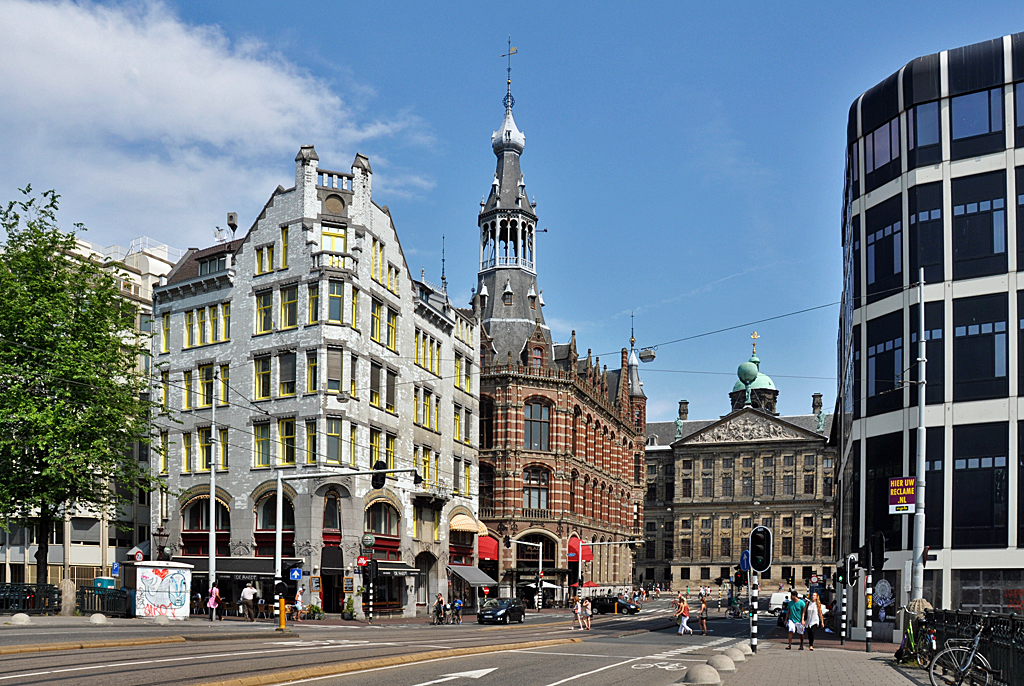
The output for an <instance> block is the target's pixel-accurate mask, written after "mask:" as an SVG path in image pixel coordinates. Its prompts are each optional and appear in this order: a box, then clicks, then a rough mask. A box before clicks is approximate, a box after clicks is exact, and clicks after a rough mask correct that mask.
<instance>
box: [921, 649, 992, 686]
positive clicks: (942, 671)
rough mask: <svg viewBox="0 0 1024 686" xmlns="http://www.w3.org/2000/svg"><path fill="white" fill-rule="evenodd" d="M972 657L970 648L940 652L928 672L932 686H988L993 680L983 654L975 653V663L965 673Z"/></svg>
mask: <svg viewBox="0 0 1024 686" xmlns="http://www.w3.org/2000/svg"><path fill="white" fill-rule="evenodd" d="M970 657H971V651H970V649H969V648H963V647H958V646H953V647H949V648H945V649H943V650H940V651H939V652H938V654H936V655H935V659H933V660H932V665H931V667H930V668H929V670H928V678H929V679H930V680H931V682H932V686H961V685H969V686H988V685H989V683H991V680H992V676H991V674H989V670H991V667H990V666H989V664H988V660H986V659H985V656H984V655H982V654H981V653H975V654H974V661H973V662H971V663H970V667H969V668H968V669H966V671H965V667H967V665H968V660H969V659H970Z"/></svg>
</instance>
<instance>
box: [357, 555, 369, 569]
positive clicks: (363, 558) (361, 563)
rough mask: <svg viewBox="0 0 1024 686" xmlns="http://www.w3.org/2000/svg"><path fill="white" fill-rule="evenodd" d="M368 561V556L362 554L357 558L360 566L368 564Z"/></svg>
mask: <svg viewBox="0 0 1024 686" xmlns="http://www.w3.org/2000/svg"><path fill="white" fill-rule="evenodd" d="M366 562H367V560H366V558H365V557H363V556H362V555H360V556H359V557H357V558H356V564H357V565H358V566H360V567H365V566H366Z"/></svg>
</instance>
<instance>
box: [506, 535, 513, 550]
mask: <svg viewBox="0 0 1024 686" xmlns="http://www.w3.org/2000/svg"><path fill="white" fill-rule="evenodd" d="M505 547H506V548H511V547H512V537H511V536H505Z"/></svg>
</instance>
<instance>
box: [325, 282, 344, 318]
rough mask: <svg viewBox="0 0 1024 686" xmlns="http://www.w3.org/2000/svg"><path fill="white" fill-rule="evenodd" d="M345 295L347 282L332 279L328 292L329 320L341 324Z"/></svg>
mask: <svg viewBox="0 0 1024 686" xmlns="http://www.w3.org/2000/svg"><path fill="white" fill-rule="evenodd" d="M344 297H345V284H343V283H342V282H340V281H331V283H330V285H329V287H328V294H327V321H329V322H334V323H336V324H341V310H342V302H343V299H344Z"/></svg>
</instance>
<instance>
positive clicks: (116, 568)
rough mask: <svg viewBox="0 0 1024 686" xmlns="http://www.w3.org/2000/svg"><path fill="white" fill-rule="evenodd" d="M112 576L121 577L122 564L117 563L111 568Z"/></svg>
mask: <svg viewBox="0 0 1024 686" xmlns="http://www.w3.org/2000/svg"><path fill="white" fill-rule="evenodd" d="M110 576H121V563H120V562H115V563H114V564H112V565H111V566H110Z"/></svg>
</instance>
